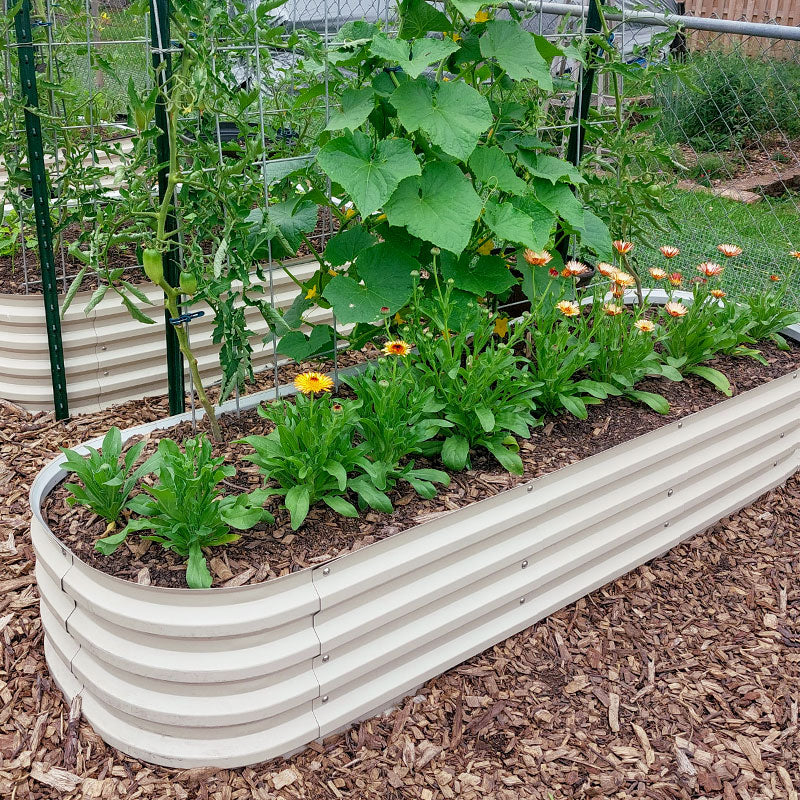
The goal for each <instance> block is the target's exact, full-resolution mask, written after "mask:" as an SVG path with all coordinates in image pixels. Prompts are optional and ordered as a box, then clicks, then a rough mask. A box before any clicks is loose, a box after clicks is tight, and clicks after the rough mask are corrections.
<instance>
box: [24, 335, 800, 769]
mask: <svg viewBox="0 0 800 800" xmlns="http://www.w3.org/2000/svg"><path fill="white" fill-rule="evenodd" d="M790 335H791V336H792V338H795V339H800V330H793V331H791V332H790ZM257 399H258V398H257V397H256V396H252V397H248V398H246V400H247V402H248V404H251V403H254V402H256V401H257ZM174 423H175V419H170V420H164V421H162V422H160V423H158V425H157V427H166V426H169V425H172V424H174ZM154 427H156V426H155V425H148V426H140V427H138V428H133V429H131V430H130V431H128V433H127V435H131V434H133V433H142V432H145V431H147V430H151V429H152V428H154ZM798 448H800V380H798V373H797V372H794V373H790V374H788V375H785V376H784V377H782V378H779V379H778V380H774V381H771V382H770V383H767V384H764V385H763V386H760V387H758V388H756V389H753V390H751V391H748V392H745V393H743V394H741V395H739V396H737V397H734V398H732V399H728V400H724V401H723V402H720V403H719V404H717V405H716V406H713V407H711V408H708V409H706V410H704V411H700V412H698V413H696V414H692V415H691V416H688V417H686V418H684V419H683V420H681V421H678V422H674V423H672V424H669V425H666V426H664V427H662V428H660V429H659V430H656V431H653V432H652V433H648V434H646V435H644V436H640V437H638V438H636V439H633V440H631V441H629V442H627V443H624V444H621V445H619V446H617V447H614V448H612V449H610V450H607V451H605V452H603V453H600V454H598V455H595V456H593V457H591V458H588V459H585V460H584V461H581V462H579V463H576V464H572V465H570V466H568V467H565V468H563V469H560V470H558V471H557V472H553V473H551V474H549V475H546V476H544V477H542V478H538V479H536V480H534V481H532V482H530V483H528V484H526V485H521V486H518V487H516V488H514V489H511V490H509V491H506V492H503V493H502V494H499V495H497V496H495V497H492V498H489V499H487V500H484V501H482V502H479V503H475V504H473V505H470V506H467V507H465V508H463V509H460V510H458V511H453V512H451V513H448V514H446V515H443V516H442V517H440V518H437V519H435V520H432V521H429V522H426V523H425V524H423V525H419V526H417V527H414V528H411V529H408V530H406V531H403V532H401V533H398V534H396V535H394V536H392V537H390V538H387V539H384V540H382V541H380V542H377V543H375V544H373V545H370V546H368V547H365V548H363V549H361V550H358V551H356V552H354V553H350V554H347V555H344V556H342V557H340V558H337V559H335V560H333V561H330V562H329V563H327V564H325V565H321V566H318V567H315V568H313V569H306V570H302V571H300V572H296V573H293V574H290V575H287V576H285V577H282V578H278V579H276V580H271V581H268V582H267V583H264V584H260V585H256V586H243V587H238V588H228V589H226V588H220V589H208V590H189V589H166V588H156V587H152V586H140V585H137V584H134V583H130V582H127V581H122V580H119V579H116V578H113V577H110V576H108V575H106V574H104V573H102V572H99V571H98V570H96V569H94V568H92V567H90V566H88V565H86V564H85V563H83V562H81V561H80V560H79V559H78V558H76V557H75V556H74V555H72V553H70V552H69V551H68V550H67V549H66V548H65V547H64V546H63V545H61V544H60V543H59V542H58V540H57V539H56V538H55V537H54V536H53V534H52V533H51V532H50V530H49V529H48V528H47V526H46V524H45V523H44V520H43V518H42V514H41V504H42V501H43V499H44V498H45V497H46V495H47V493H48V492H49V491H50V490H51V489H52V488H53V487H54V486H55V485H56V483H57V482H58V481H59V480H60V479H61V478H62V477H63V473H62V471H61V469H60V467H59V465H58V461H54V462H52V463H51V464H50V465H48V466H47V467H46V468H45V469H44V470H43V471H42V472H41V473H40V475H39V476H38V478H37V479H36V481H35V483H34V485H33V489H32V493H31V506H32V508H33V521H32V536H33V543H34V547H35V549H36V554H37V565H36V576H37V580H38V582H39V589H40V593H41V597H42V603H41V613H42V621H43V627H44V632H45V652H46V655H47V661H48V664H49V666H50V669H51V671H52V673H53V676H54V677H55V679H56V681H57V682H58V684H59V685H60V686H61V688H62V689H63V690H64V692H65V694H66V695H67V697H69V698H72V697H74V696H75V695H77V694H81V697H82V702H83V712H84V714H85V716H86V718H87V719H88V720H89V721H90V722H91V724H92V725H93V726H94V728H95V730H96V731H97V732H98V733H99V734H100V735H101V736H102V737H103V738H104V739H105V740H106V741H108V742H110V743H111V744H113V745H114V746H116V747H118V748H119V749H120V750H122V751H124V752H126V753H130V754H131V755H133V756H135V757H137V758H141V759H144V760H146V761H152V762H156V763H159V764H164V765H169V766H178V767H191V766H201V765H215V766H220V767H233V766H240V765H245V764H251V763H255V762H258V761H261V760H264V759H267V758H271V757H273V756H277V755H281V754H285V753H287V752H289V751H292V750H293V749H295V748H298V747H301V746H302V745H304V744H306V743H308V742H310V741H312V740H314V739H317V738H318V737H321V736H326V735H327V734H329V733H331V732H333V731H336V730H337V729H340V728H342V727H344V726H347V725H348V724H349V723H352V722H353V721H355V720H357V719H359V718H362V717H364V716H366V715H369V714H373V713H376V712H379V711H382V710H383V709H385V708H386V707H387V706H389V705H390V704H391V703H392V702H393V701H395V700H396V699H398V698H399V697H402V696H403V695H404V694H407V693H408V692H410V691H413V690H414V689H415V688H416V687H418V686H419V685H420V684H421V683H423V682H424V681H425V680H426V679H428V678H430V677H432V676H434V675H437V674H439V673H441V672H442V671H444V670H446V669H448V668H449V667H451V666H453V665H455V664H458V663H459V662H461V661H463V660H464V659H466V658H468V657H470V656H472V655H473V654H476V653H479V652H480V651H482V650H483V649H485V648H486V647H488V646H490V645H492V644H494V643H496V642H498V641H501V640H502V639H504V638H506V637H507V636H509V635H511V634H513V633H515V632H517V631H520V630H522V629H524V628H526V627H527V626H529V625H531V624H532V623H534V622H536V621H537V620H539V619H541V618H542V617H544V616H546V615H547V614H550V613H552V612H553V611H555V610H557V609H559V608H561V607H562V606H564V605H566V604H567V603H569V602H571V601H573V600H575V599H576V598H578V597H581V596H582V595H584V594H586V593H587V592H589V591H592V590H593V589H595V588H597V587H599V586H601V585H603V584H604V583H606V582H608V581H610V580H612V579H614V578H615V577H617V576H619V575H622V574H624V573H625V572H628V571H629V570H631V569H633V568H635V567H636V566H638V565H640V564H643V563H644V562H646V561H648V560H649V559H651V558H653V557H655V556H657V555H659V554H660V553H663V552H665V551H666V550H668V549H669V548H671V547H673V546H674V545H676V544H678V543H679V542H681V541H683V540H684V539H686V538H688V537H690V536H692V535H693V534H695V533H697V532H699V531H702V530H703V529H705V528H707V527H709V526H710V525H713V524H714V523H716V522H717V521H718V520H720V519H721V518H723V517H725V516H726V515H728V514H730V513H732V512H734V511H736V510H738V509H740V508H742V507H743V506H745V505H747V504H748V503H750V502H751V501H752V500H753V499H755V498H756V497H758V496H759V495H760V494H762V493H763V492H765V491H767V490H768V489H771V488H773V487H775V486H777V485H779V484H780V483H782V482H783V481H785V480H786V479H787V478H788V477H789V476H790V475H791V474H792V473H794V472H795V470H797V469H798V467H799V466H800V459H799V458H798V454H799V453H800V450H799V449H798Z"/></svg>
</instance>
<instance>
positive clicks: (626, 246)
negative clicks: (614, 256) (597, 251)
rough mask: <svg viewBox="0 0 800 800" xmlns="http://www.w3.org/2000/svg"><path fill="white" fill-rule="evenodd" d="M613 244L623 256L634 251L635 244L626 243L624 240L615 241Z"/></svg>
mask: <svg viewBox="0 0 800 800" xmlns="http://www.w3.org/2000/svg"><path fill="white" fill-rule="evenodd" d="M612 244H613V245H614V249H615V250H616V251H617V252H618V253H619V254H620V255H621V256H624V255H627V254H628V253H630V251H631V250H633V242H626V241H624V240H622V239H615V240H614V241H613V242H612Z"/></svg>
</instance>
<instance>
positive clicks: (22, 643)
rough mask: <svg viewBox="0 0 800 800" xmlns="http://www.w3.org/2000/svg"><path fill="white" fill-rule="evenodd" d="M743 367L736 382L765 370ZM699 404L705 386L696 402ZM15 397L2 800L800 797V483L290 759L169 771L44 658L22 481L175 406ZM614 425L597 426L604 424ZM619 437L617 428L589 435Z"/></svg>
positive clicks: (2, 626) (2, 565) (2, 436)
mask: <svg viewBox="0 0 800 800" xmlns="http://www.w3.org/2000/svg"><path fill="white" fill-rule="evenodd" d="M772 355H773V354H770V357H772ZM741 363H742V364H745V363H746V362H741ZM776 364H777V362H776ZM774 369H775V370H776V371H778V367H777V366H776V367H775V368H774ZM729 374H730V375H731V378H732V379H733V380H734V381H735V382H736V383H737V389H739V390H743V389H745V388H749V386H750V385H751V383H752V382H755V381H756V376H755V375H751V377H750V379H749V380H748V379H747V378H746V377H745V376H744V375H742V374H738V373H737V374H734V373H733V372H732V371H730V370H729ZM702 403H703V401H702V400H701V399H700V397H699V396H698V395H696V394H695V393H693V394H692V399H691V400H690V401H689V408H686V411H689V410H695V408H696V407H700V406H701V405H702ZM1 404H2V425H0V463H2V471H0V531H2V536H0V649H2V658H0V699H1V700H2V706H0V797H2V798H4V800H5V799H6V798H8V799H9V800H11V798H14V800H78V798H93V797H103V798H153V800H166V799H167V798H176V799H177V800H187V799H188V798H190V799H191V800H209V799H210V800H250V799H251V798H252V799H253V800H276V799H277V798H281V799H282V800H288V799H289V798H308V799H309V800H331V799H337V798H352V799H353V800H362V799H363V800H400V798H424V800H440V798H448V799H449V798H464V800H478V798H481V799H483V798H491V799H492V800H518V798H524V799H526V800H527V799H528V798H530V799H531V800H533V799H534V798H535V800H550V798H553V800H567V799H568V798H592V797H597V798H620V799H621V798H655V800H667V799H668V798H680V799H681V800H684V799H688V798H708V800H762V798H790V799H791V800H796V798H797V791H798V789H800V773H798V767H797V765H798V763H800V729H799V728H798V702H799V701H800V581H798V580H797V574H798V570H799V569H800V533H799V531H800V480H798V477H797V475H795V476H794V477H792V478H791V479H790V480H789V481H788V482H787V483H786V485H785V486H784V487H781V488H779V489H777V490H775V491H773V492H769V493H767V494H765V495H764V496H762V497H761V498H759V499H758V500H757V501H756V502H755V503H753V504H752V505H751V506H749V507H748V508H745V509H744V510H742V511H740V512H739V513H737V514H734V515H732V516H730V517H728V518H727V519H724V520H722V521H721V522H720V523H718V524H717V525H715V526H714V527H713V528H711V529H710V530H708V531H706V532H705V533H703V534H700V535H698V536H695V537H694V538H693V539H691V540H690V541H689V542H687V543H685V544H683V545H680V546H678V547H676V548H674V549H673V550H672V551H670V552H669V553H668V554H666V555H665V556H663V557H661V558H657V559H655V560H653V561H651V562H650V563H649V564H647V565H644V566H642V567H640V568H639V569H637V570H634V571H633V572H631V573H629V574H628V575H626V576H625V577H623V578H620V579H619V580H616V581H614V582H612V583H610V584H608V585H606V586H604V587H603V588H602V589H599V590H597V591H595V592H593V593H591V594H590V595H588V596H587V597H585V598H583V599H581V600H579V601H578V602H576V603H573V604H571V605H570V606H568V607H566V608H564V609H562V610H561V611H559V612H558V613H556V614H553V615H551V616H550V617H548V618H547V619H546V620H543V621H542V622H540V623H538V624H536V625H534V626H533V627H531V628H529V629H527V630H525V631H523V632H522V633H519V634H517V635H516V636H513V637H511V638H510V639H507V640H506V641H504V642H500V643H499V644H497V645H496V646H494V647H492V648H490V649H489V650H487V651H485V652H484V653H482V654H480V655H478V656H476V657H474V658H472V659H470V660H469V661H467V662H465V663H464V664H462V665H460V666H458V667H456V668H454V669H451V670H450V671H448V672H447V673H445V674H444V675H442V676H440V677H437V678H435V679H433V680H431V681H429V682H428V683H426V684H425V685H424V686H423V687H422V688H421V689H420V690H419V691H418V693H417V694H416V696H414V697H413V698H409V699H407V700H406V701H404V702H403V703H402V705H401V707H400V708H398V709H397V710H395V711H393V712H391V713H389V714H387V715H386V716H381V717H376V718H374V719H371V720H368V721H365V722H363V723H360V724H358V725H355V726H354V727H353V728H351V729H350V730H349V731H347V732H346V733H342V734H337V735H335V736H331V737H329V738H328V739H326V740H325V741H324V742H322V743H319V744H314V745H312V746H311V747H310V748H308V749H306V750H304V751H303V752H301V753H298V754H296V755H294V756H292V757H291V758H290V759H288V760H282V759H276V760H273V761H270V762H267V763H265V764H261V765H258V766H257V767H254V768H245V769H236V770H217V769H192V770H177V769H165V768H160V767H153V766H150V765H147V764H144V763H142V762H140V761H137V760H135V759H132V758H129V757H127V756H125V755H123V754H121V753H119V752H118V751H116V750H115V749H114V748H112V747H109V746H108V745H106V744H104V743H103V742H102V740H101V739H100V737H99V736H97V734H95V733H94V731H93V730H92V728H91V727H90V726H89V725H88V724H86V723H85V722H82V721H81V719H80V708H79V707H78V706H77V705H75V706H73V708H72V709H70V708H69V707H68V706H67V705H66V704H65V703H64V701H63V699H62V696H61V694H60V693H59V692H58V690H57V689H56V687H55V686H54V684H53V682H52V679H51V678H50V676H49V674H48V672H47V668H46V665H45V662H44V654H43V650H42V629H41V623H40V621H39V615H38V609H37V604H38V597H37V593H36V587H35V578H34V575H33V566H34V555H33V551H32V547H31V543H30V538H29V535H28V517H29V509H28V503H27V493H28V489H29V486H30V483H31V481H32V480H33V478H34V477H35V475H36V473H37V471H38V470H39V469H40V468H41V466H42V465H43V464H44V463H45V462H46V461H47V460H48V459H50V458H51V457H52V456H53V454H54V453H55V452H57V447H58V445H66V446H69V445H75V444H78V443H80V442H81V441H84V440H86V439H87V438H90V437H92V436H97V435H100V434H101V433H103V432H104V431H105V430H106V429H107V427H108V426H109V425H110V424H112V423H117V424H118V425H123V426H124V425H131V424H135V423H138V422H144V421H150V420H155V419H158V418H159V417H161V416H163V415H164V414H165V412H166V401H165V400H164V399H147V400H144V401H137V402H131V403H127V404H125V405H123V406H118V407H116V408H114V409H111V410H109V411H106V412H103V413H97V414H92V415H81V416H77V417H75V418H74V419H72V420H70V421H68V422H55V421H54V420H53V419H52V417H51V416H50V415H48V414H37V415H30V414H27V413H26V412H24V411H22V410H21V409H19V408H17V407H15V406H13V405H12V404H9V403H1ZM637 411H638V412H639V413H640V414H641V415H644V416H648V415H649V412H647V411H644V410H642V409H637ZM605 419H606V417H605V416H602V417H597V418H595V419H594V420H593V422H592V423H590V425H589V426H587V427H586V428H585V431H587V432H590V433H591V432H593V431H594V430H596V429H600V430H602V428H603V426H604V425H605ZM628 419H633V415H631V417H629V418H628ZM571 424H574V423H571ZM559 425H560V422H555V423H554V425H553V429H552V432H551V434H550V435H551V436H553V435H556V431H557V429H558V428H559ZM615 430H616V426H615V427H614V428H613V429H612V427H611V424H610V423H609V426H608V427H607V428H606V430H605V431H603V432H601V433H598V434H597V435H596V436H595V437H593V438H601V437H602V438H603V439H605V437H606V436H611V437H614V436H616V433H615V432H614V431H615ZM539 433H540V435H545V434H544V431H540V432H539ZM575 455H576V456H577V454H575Z"/></svg>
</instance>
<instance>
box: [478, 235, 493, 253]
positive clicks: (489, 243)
mask: <svg viewBox="0 0 800 800" xmlns="http://www.w3.org/2000/svg"><path fill="white" fill-rule="evenodd" d="M492 250H494V240H493V239H487V240H486V241H485V242H484V243H483V244H482V245H481V246H480V247H479V248H478V253H480V255H482V256H488V255H489V254H490V253H491V252H492Z"/></svg>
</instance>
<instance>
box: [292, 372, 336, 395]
mask: <svg viewBox="0 0 800 800" xmlns="http://www.w3.org/2000/svg"><path fill="white" fill-rule="evenodd" d="M294 385H295V388H296V389H297V390H298V391H299V392H302V393H303V394H322V393H323V392H329V391H330V390H331V389H332V388H333V381H332V380H331V379H330V378H329V377H328V376H327V375H323V374H322V373H321V372H301V373H300V374H299V375H298V376H297V377H296V378H295V379H294Z"/></svg>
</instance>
